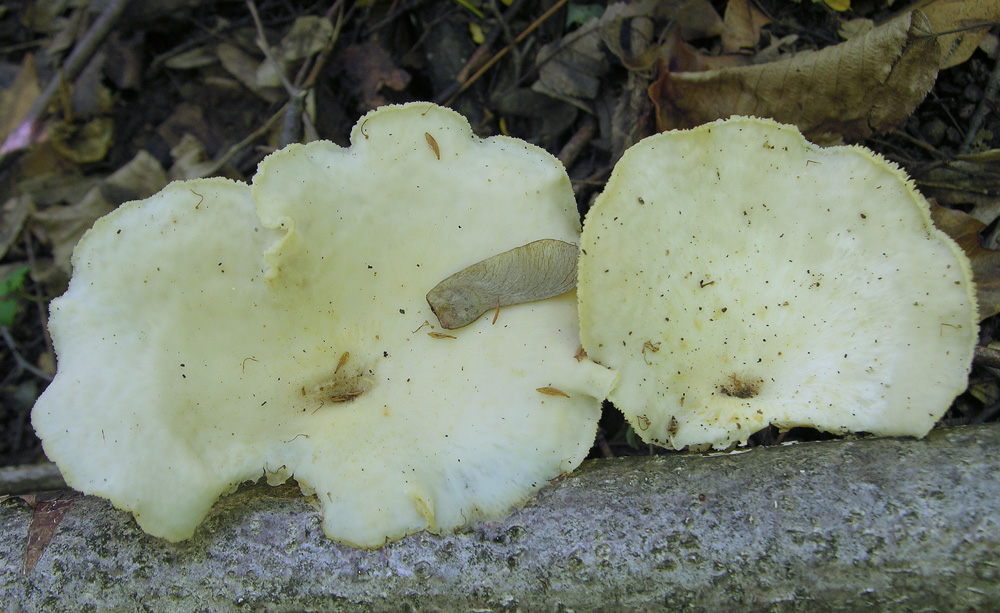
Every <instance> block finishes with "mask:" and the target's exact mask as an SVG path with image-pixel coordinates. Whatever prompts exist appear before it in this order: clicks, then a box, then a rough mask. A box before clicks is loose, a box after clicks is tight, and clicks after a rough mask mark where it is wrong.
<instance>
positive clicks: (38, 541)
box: [24, 494, 76, 574]
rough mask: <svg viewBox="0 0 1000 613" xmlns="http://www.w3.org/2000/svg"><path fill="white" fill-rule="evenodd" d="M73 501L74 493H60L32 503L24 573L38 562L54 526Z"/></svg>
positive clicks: (53, 530)
mask: <svg viewBox="0 0 1000 613" xmlns="http://www.w3.org/2000/svg"><path fill="white" fill-rule="evenodd" d="M75 501H76V496H75V495H72V494H69V495H62V494H60V495H58V496H57V497H55V498H50V499H48V500H39V501H37V503H36V504H35V505H33V506H34V508H35V513H34V515H32V517H31V526H30V527H29V528H28V544H27V546H26V547H25V551H24V574H28V573H30V572H31V571H32V570H33V569H34V568H35V565H36V564H38V561H39V560H40V559H41V558H42V553H44V552H45V548H46V547H47V546H48V544H49V543H50V542H51V541H52V537H53V535H55V533H56V528H58V527H59V522H61V521H62V519H63V517H64V516H65V515H66V512H67V511H69V509H70V507H71V506H73V503H74V502H75ZM29 504H30V503H29Z"/></svg>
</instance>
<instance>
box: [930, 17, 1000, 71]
mask: <svg viewBox="0 0 1000 613" xmlns="http://www.w3.org/2000/svg"><path fill="white" fill-rule="evenodd" d="M912 8H913V9H919V10H920V11H921V12H923V13H924V14H925V15H927V19H929V20H930V22H931V31H932V32H935V33H937V32H950V34H943V35H942V36H940V37H939V38H938V44H940V45H941V63H940V67H941V68H942V69H944V68H950V67H952V66H957V65H958V64H961V63H962V62H964V61H965V60H967V59H969V56H971V55H972V52H973V51H975V50H976V47H978V46H979V43H980V41H982V40H983V37H984V36H986V34H987V33H988V32H989V31H990V28H992V27H993V25H994V24H995V23H996V22H997V21H1000V0H921V1H919V2H917V3H916V4H915V5H914V6H913V7H912ZM978 24H985V25H982V26H981V27H978V28H972V27H971V26H975V25H978ZM965 28H970V29H965ZM955 30H960V31H958V32H956V31H955Z"/></svg>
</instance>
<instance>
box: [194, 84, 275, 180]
mask: <svg viewBox="0 0 1000 613" xmlns="http://www.w3.org/2000/svg"><path fill="white" fill-rule="evenodd" d="M290 104H291V103H290V102H289V103H285V105H284V106H282V107H281V108H280V109H278V112H277V113H275V114H274V115H271V118H270V119H268V120H267V121H266V122H264V125H262V126H261V127H259V128H257V129H256V130H254V132H253V133H252V134H250V136H247V137H246V138H244V139H243V140H241V141H240V142H238V143H236V144H235V145H233V146H232V147H230V148H229V149H228V150H227V151H226V154H225V155H223V156H222V157H221V158H219V159H218V160H216V162H215V164H213V165H212V167H211V168H210V169H208V171H207V172H206V173H205V176H206V177H211V176H214V175H215V173H217V172H219V170H220V169H221V168H222V167H223V166H225V165H226V164H227V163H228V162H229V160H231V159H232V158H233V156H234V155H236V154H237V153H239V152H240V151H242V150H243V149H244V148H245V147H246V146H247V145H249V144H250V143H252V142H253V141H255V140H257V139H258V138H260V137H261V136H263V135H265V134H267V131H268V130H270V129H271V126H273V125H274V124H275V123H276V122H277V121H278V119H280V118H281V117H282V116H283V115H284V114H285V112H286V110H287V109H288V107H289V105H290Z"/></svg>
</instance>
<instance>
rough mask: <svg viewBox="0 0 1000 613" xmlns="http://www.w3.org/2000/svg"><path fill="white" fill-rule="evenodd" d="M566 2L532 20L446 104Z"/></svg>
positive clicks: (562, 0)
mask: <svg viewBox="0 0 1000 613" xmlns="http://www.w3.org/2000/svg"><path fill="white" fill-rule="evenodd" d="M566 2H567V0H558V2H556V3H555V4H553V5H552V8H550V9H549V10H547V11H545V12H544V13H542V15H541V17H539V18H538V19H536V20H535V21H534V22H532V24H531V25H530V26H528V27H527V28H526V29H525V30H524V32H521V33H520V34H519V35H518V36H517V38H515V39H514V40H512V41H511V42H509V43H508V44H507V46H506V47H504V48H503V49H501V50H500V51H498V52H497V53H496V55H494V56H493V57H491V58H490V60H489V61H488V62H486V63H485V64H484V65H483V67H482V68H480V69H479V70H477V71H476V72H475V74H473V75H472V76H471V77H469V78H468V79H467V80H466V81H465V82H464V83H462V85H461V86H460V87H459V88H458V91H457V92H455V93H454V94H452V96H451V97H450V98H448V100H447V101H446V102H445V103H444V106H451V105H452V103H453V102H455V98H457V97H458V96H460V95H461V94H462V93H463V92H464V91H465V90H467V89H469V87H471V86H472V84H473V83H475V82H476V81H478V80H479V77H481V76H483V74H485V73H486V71H487V70H489V69H490V68H492V67H493V65H494V64H496V63H497V62H499V61H500V60H501V59H502V58H503V57H504V56H505V55H507V54H508V53H510V50H511V49H512V48H513V47H514V45H517V44H518V43H520V42H521V41H522V40H524V39H525V38H526V37H527V36H528V35H529V34H531V33H532V32H534V31H535V30H537V29H538V27H539V26H541V25H542V24H543V23H545V21H546V20H548V18H549V17H552V15H554V14H555V13H556V11H558V10H559V9H561V8H562V7H563V6H564V5H565V4H566Z"/></svg>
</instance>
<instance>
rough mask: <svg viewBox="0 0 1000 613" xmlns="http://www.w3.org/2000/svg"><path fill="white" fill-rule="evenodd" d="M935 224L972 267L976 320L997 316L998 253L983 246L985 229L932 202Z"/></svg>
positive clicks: (999, 293) (999, 306) (999, 303)
mask: <svg viewBox="0 0 1000 613" xmlns="http://www.w3.org/2000/svg"><path fill="white" fill-rule="evenodd" d="M931 218H932V219H933V220H934V225H935V226H937V227H938V228H939V229H940V230H941V231H942V232H944V233H945V234H947V235H948V236H950V237H951V238H952V239H954V241H955V242H956V243H958V246H959V247H961V248H962V251H964V252H965V255H967V256H969V262H970V263H971V264H972V279H973V280H974V281H975V282H976V300H977V301H978V302H979V319H980V321H982V320H983V319H986V318H987V317H993V316H994V315H996V314H997V313H1000V251H994V250H993V249H988V248H987V247H985V246H984V245H983V241H982V239H980V235H979V233H980V232H981V231H982V230H983V228H985V227H986V224H984V223H983V222H981V221H978V220H976V219H975V218H973V217H971V216H970V215H968V214H966V213H963V212H962V211H956V210H954V209H949V208H945V207H943V206H940V205H937V204H934V203H931Z"/></svg>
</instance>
